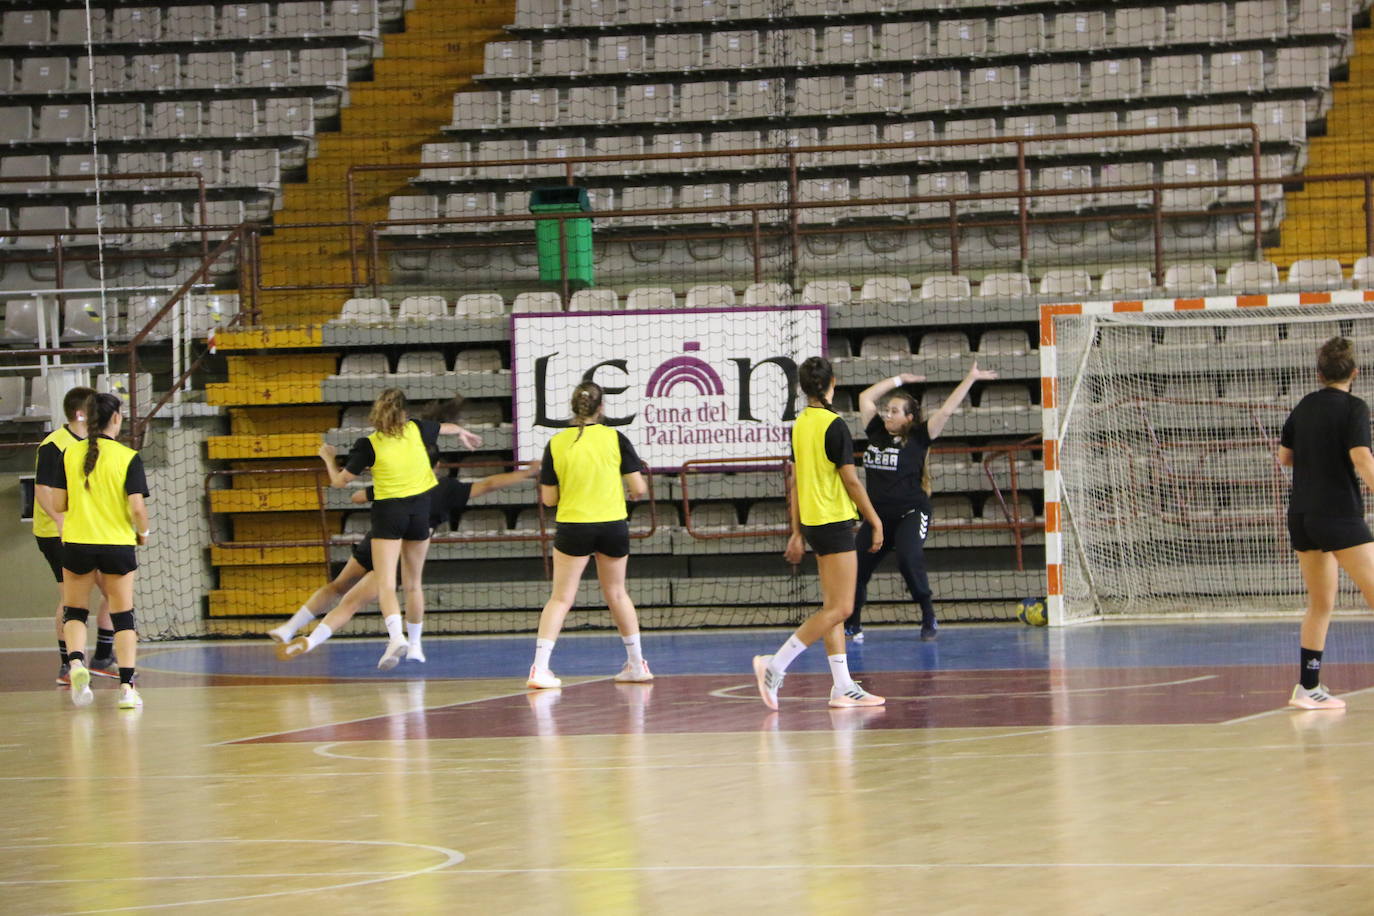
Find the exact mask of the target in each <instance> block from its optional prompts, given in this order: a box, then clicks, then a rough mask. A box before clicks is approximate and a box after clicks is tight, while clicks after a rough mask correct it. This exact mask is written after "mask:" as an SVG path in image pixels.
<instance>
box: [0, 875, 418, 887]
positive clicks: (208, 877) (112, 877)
mask: <svg viewBox="0 0 1374 916" xmlns="http://www.w3.org/2000/svg"><path fill="white" fill-rule="evenodd" d="M400 874H401V872H395V871H297V872H283V873H281V874H276V875H274V874H266V875H165V876H164V875H105V876H104V877H101V878H52V879H46V880H38V879H33V880H29V881H25V880H22V879H21V880H18V881H0V887H14V886H22V885H28V884H108V883H110V882H113V881H137V882H139V883H140V884H141V883H143V882H144V881H240V880H244V879H258V878H272V879H277V878H357V877H360V876H362V875H393V876H398V875H400Z"/></svg>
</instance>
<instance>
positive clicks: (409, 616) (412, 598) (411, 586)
mask: <svg viewBox="0 0 1374 916" xmlns="http://www.w3.org/2000/svg"><path fill="white" fill-rule="evenodd" d="M428 555H429V538H425V539H424V540H418V541H402V542H401V585H402V588H403V589H404V590H405V599H406V658H408V659H410V660H411V661H413V662H423V661H424V660H425V650H424V649H423V648H422V647H421V645H420V634H421V633H422V632H423V631H424V626H425V590H424V583H423V582H422V581H421V577H422V576H423V574H424V570H425V557H426V556H428Z"/></svg>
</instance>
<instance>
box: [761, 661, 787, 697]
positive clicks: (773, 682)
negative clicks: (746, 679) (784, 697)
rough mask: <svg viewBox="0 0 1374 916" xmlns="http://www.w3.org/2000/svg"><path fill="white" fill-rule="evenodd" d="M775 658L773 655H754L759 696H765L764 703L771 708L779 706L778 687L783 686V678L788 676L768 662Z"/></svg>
mask: <svg viewBox="0 0 1374 916" xmlns="http://www.w3.org/2000/svg"><path fill="white" fill-rule="evenodd" d="M772 660H773V656H771V655H755V656H754V679H755V680H757V681H758V684H759V696H760V697H762V698H763V705H764V706H767V707H768V708H769V709H772V710H776V709H777V708H778V688H779V687H781V686H782V679H783V678H784V677H785V676H786V675H783V674H779V673H778V672H776V671H774V670H773V669H772V668H770V667H768V663H769V662H770V661H772Z"/></svg>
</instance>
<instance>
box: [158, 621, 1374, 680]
mask: <svg viewBox="0 0 1374 916" xmlns="http://www.w3.org/2000/svg"><path fill="white" fill-rule="evenodd" d="M786 638H787V631H786V630H783V629H776V630H748V631H720V630H718V631H708V632H682V633H646V634H644V636H643V646H644V655H645V658H647V659H648V661H649V664H650V666H651V667H652V668H653V670H654V673H656V674H659V675H673V674H725V673H741V674H747V673H748V672H749V671H750V670H751V669H750V660H751V658H752V657H753V656H754V655H758V654H764V653H769V652H773V651H775V650H776V649H777V648H778V646H779V645H780V644H781V643H782V641H783V640H784V639H786ZM1297 641H1298V624H1297V621H1293V622H1252V621H1226V622H1216V623H1172V624H1114V625H1091V624H1090V625H1083V626H1077V627H1070V628H1067V629H1054V630H1051V629H1035V628H1031V627H1026V626H1022V625H1020V624H1010V625H1005V626H1001V625H995V626H985V625H977V626H958V625H953V626H946V627H944V628H943V629H942V630H941V631H940V638H939V639H938V640H937V641H935V642H929V643H927V642H921V640H920V631H919V629H915V628H908V627H870V628H868V629H867V630H866V640H865V642H864V643H863V644H854V643H851V644H850V645H849V666H850V669H851V670H852V671H854V672H856V673H862V672H865V671H934V670H973V669H1006V670H1012V669H1046V668H1139V667H1166V666H1194V665H1197V666H1204V665H1205V666H1214V667H1217V666H1228V665H1289V664H1296V662H1297V657H1298V648H1297ZM384 644H385V643H384V641H383V640H379V639H377V640H374V639H361V640H351V639H334V640H331V641H330V642H328V643H326V644H325V645H324V646H321V647H320V648H319V649H317V650H315V651H314V652H312V653H311V654H309V655H307V656H305V657H303V658H300V659H298V660H296V661H293V662H280V661H278V660H277V658H276V655H275V653H274V651H273V648H272V646H271V645H270V644H269V643H268V642H267V641H266V640H263V642H261V643H244V642H234V643H223V644H218V645H217V644H213V643H211V644H201V645H195V646H175V645H173V646H170V647H167V648H165V649H156V650H150V651H149V652H148V654H147V655H146V656H145V660H144V663H143V666H144V667H145V668H148V669H153V670H162V671H171V672H180V673H185V674H225V675H245V676H252V677H273V676H277V677H325V678H368V679H373V678H375V679H382V680H395V679H400V680H405V679H409V678H415V677H425V678H504V677H510V678H523V677H524V675H525V672H526V670H527V669H528V667H529V664H530V660H531V657H532V655H533V653H534V638H533V636H509V637H475V638H461V637H431V638H429V639H427V640H426V641H425V652H426V654H427V656H428V661H427V662H426V663H424V664H418V663H415V662H410V661H404V662H402V663H401V664H400V665H399V666H398V667H397V668H395V669H394V670H392V671H389V672H383V671H378V670H377V667H376V664H377V659H378V657H379V656H380V655H381V652H382V648H383V646H384ZM623 661H624V654H623V650H622V648H621V646H620V640H619V638H618V637H617V636H616V635H615V634H614V633H597V634H568V635H565V636H564V637H562V638H561V639H560V640H559V641H558V646H557V648H556V649H555V650H554V655H553V669H554V671H556V672H557V673H558V674H560V675H568V676H574V677H576V676H609V675H611V674H614V673H615V672H616V671H618V670H619V669H620V665H621V663H622V662H623ZM1326 661H1327V662H1329V663H1332V664H1340V663H1343V662H1347V663H1354V662H1371V661H1374V620H1369V619H1359V620H1338V621H1336V622H1334V623H1333V624H1332V626H1331V633H1330V635H1329V637H1328V640H1327V652H1326ZM791 670H792V671H797V672H814V673H819V672H824V671H827V670H828V666H827V663H826V659H825V653H824V651H823V650H822V649H821V648H820V646H813V647H811V648H810V649H808V650H807V651H806V652H805V653H804V654H803V655H802V656H801V658H799V659H798V660H797V661H796V662H795V663H794V664H793V665H792V668H791Z"/></svg>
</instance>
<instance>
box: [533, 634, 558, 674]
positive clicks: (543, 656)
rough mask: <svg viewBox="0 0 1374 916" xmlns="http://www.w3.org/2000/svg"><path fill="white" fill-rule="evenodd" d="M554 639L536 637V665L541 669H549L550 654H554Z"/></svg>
mask: <svg viewBox="0 0 1374 916" xmlns="http://www.w3.org/2000/svg"><path fill="white" fill-rule="evenodd" d="M553 644H554V640H552V639H536V640H535V641H534V667H536V668H538V669H539V670H540V671H548V670H549V656H551V655H553Z"/></svg>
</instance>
